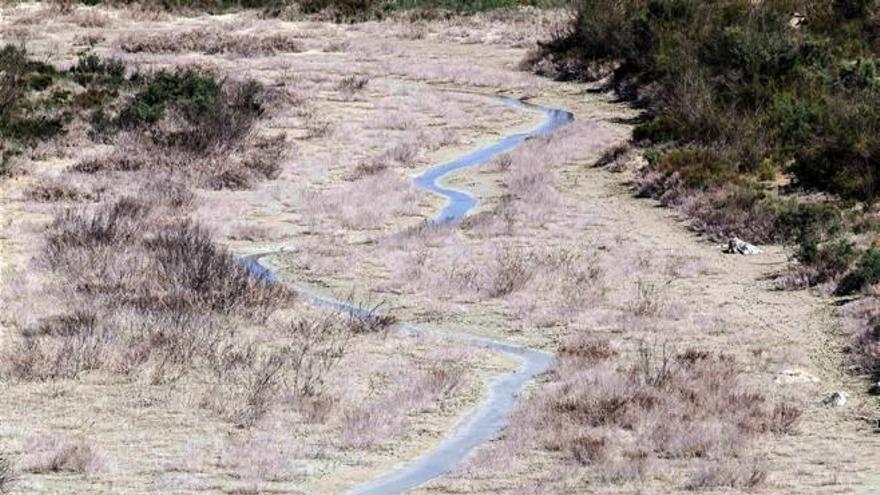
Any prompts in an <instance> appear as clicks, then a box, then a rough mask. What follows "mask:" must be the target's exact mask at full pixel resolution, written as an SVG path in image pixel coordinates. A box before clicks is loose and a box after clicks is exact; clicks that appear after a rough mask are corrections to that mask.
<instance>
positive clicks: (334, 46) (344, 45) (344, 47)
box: [321, 40, 351, 53]
mask: <svg viewBox="0 0 880 495" xmlns="http://www.w3.org/2000/svg"><path fill="white" fill-rule="evenodd" d="M350 46H351V44H350V43H349V42H348V40H341V41H330V42H328V43H327V44H326V45H324V47H323V48H321V51H323V52H325V53H338V52H345V51H348V49H349V47H350Z"/></svg>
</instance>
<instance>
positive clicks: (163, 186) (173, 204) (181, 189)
mask: <svg viewBox="0 0 880 495" xmlns="http://www.w3.org/2000/svg"><path fill="white" fill-rule="evenodd" d="M138 197H140V198H143V200H144V202H146V203H147V204H149V205H152V206H154V207H160V206H162V207H167V208H170V209H172V210H177V211H186V210H189V209H190V208H192V206H193V204H194V203H195V199H196V195H195V194H193V192H192V191H190V190H189V188H188V187H186V184H184V183H183V182H182V181H180V180H176V179H173V178H172V177H165V178H157V179H154V180H150V181H147V182H146V183H145V184H143V185H142V186H141V188H140V190H139V191H138Z"/></svg>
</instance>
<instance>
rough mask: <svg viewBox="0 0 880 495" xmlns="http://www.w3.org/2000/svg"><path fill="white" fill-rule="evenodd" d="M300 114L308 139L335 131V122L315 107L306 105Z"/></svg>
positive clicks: (324, 135) (325, 135)
mask: <svg viewBox="0 0 880 495" xmlns="http://www.w3.org/2000/svg"><path fill="white" fill-rule="evenodd" d="M299 114H300V117H301V118H302V120H303V125H304V127H305V129H306V135H305V137H306V139H314V138H319V137H327V136H329V135H330V134H332V133H333V122H332V121H331V120H330V119H329V118H327V117H326V116H324V115H321V114H319V113H318V111H317V110H315V108H314V107H306V108H304V109H302V110H301V111H300V112H299Z"/></svg>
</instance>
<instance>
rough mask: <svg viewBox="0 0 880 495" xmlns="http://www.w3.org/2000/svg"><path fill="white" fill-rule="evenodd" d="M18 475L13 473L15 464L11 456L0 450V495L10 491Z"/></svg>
mask: <svg viewBox="0 0 880 495" xmlns="http://www.w3.org/2000/svg"><path fill="white" fill-rule="evenodd" d="M17 479H18V476H17V475H16V473H15V464H14V463H13V462H12V457H11V456H9V455H8V454H6V453H4V452H0V495H6V494H8V493H12V488H13V486H14V485H15V481H16V480H17Z"/></svg>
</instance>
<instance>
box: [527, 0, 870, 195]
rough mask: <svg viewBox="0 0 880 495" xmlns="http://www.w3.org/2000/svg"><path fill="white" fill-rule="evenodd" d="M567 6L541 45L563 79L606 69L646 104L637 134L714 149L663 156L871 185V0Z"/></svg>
mask: <svg viewBox="0 0 880 495" xmlns="http://www.w3.org/2000/svg"><path fill="white" fill-rule="evenodd" d="M575 6H576V8H577V15H576V16H575V18H574V20H573V23H572V25H571V28H570V29H569V30H567V31H563V32H561V33H560V34H559V35H558V36H557V37H556V38H555V39H553V40H551V41H550V42H548V43H546V44H545V45H544V52H545V55H546V56H547V57H548V58H549V59H550V60H551V61H554V60H555V61H557V62H559V65H560V67H562V69H561V71H560V75H561V77H570V76H572V75H575V76H580V77H595V75H597V71H596V70H595V69H596V68H608V70H610V71H611V76H612V82H613V84H614V85H615V86H616V87H617V88H618V90H619V91H620V92H621V93H622V94H623V95H624V96H630V97H633V98H637V99H639V100H640V101H641V103H643V104H644V105H646V108H647V110H648V114H649V115H650V120H649V121H648V122H646V123H645V124H643V125H641V126H639V128H637V129H636V131H635V136H634V137H635V139H636V140H639V141H651V142H654V143H668V144H667V147H668V145H671V146H672V147H673V148H674V147H680V148H684V149H685V150H691V149H707V150H711V153H712V155H713V156H712V159H711V160H708V159H707V160H703V159H697V158H698V157H695V156H693V152H692V151H684V155H682V156H675V155H673V154H672V153H668V154H667V156H670V157H672V158H674V160H672V161H678V162H681V163H680V164H681V165H682V166H683V167H684V169H685V170H686V171H687V173H686V174H684V175H687V176H688V177H691V178H694V179H696V180H695V181H690V182H691V183H690V185H692V186H694V187H697V188H704V187H706V186H707V185H710V186H720V185H721V184H723V183H724V182H727V181H732V180H738V176H742V175H745V176H753V177H771V176H772V175H774V174H773V170H769V169H768V165H773V166H775V167H778V168H780V169H781V170H780V171H783V172H792V173H793V174H794V176H795V178H796V179H797V181H798V184H799V185H800V186H801V187H803V188H805V189H814V190H820V191H828V192H831V193H834V194H836V195H839V196H840V197H842V198H845V199H848V200H864V201H873V200H874V199H875V198H876V197H877V196H878V195H880V78H878V72H880V69H878V66H880V62H878V61H880V43H878V40H880V2H878V1H877V0H837V1H833V2H815V1H810V0H781V1H764V2H754V1H750V0H713V1H702V0H614V1H611V2H607V1H600V0H576V1H575ZM795 12H798V13H800V14H802V15H803V18H796V17H794V15H793V14H794V13H795ZM578 65H580V68H579V67H578ZM598 75H602V74H601V72H599V73H598ZM685 158H686V159H685ZM721 164H723V166H722V165H721ZM667 165H669V164H668V163H667ZM701 166H702V167H705V170H704V171H702V172H701V171H699V170H695V168H697V167H701ZM719 167H720V168H721V170H719ZM665 171H666V172H673V171H678V167H667V169H666V170H665ZM729 172H732V173H729ZM719 174H720V175H719Z"/></svg>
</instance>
